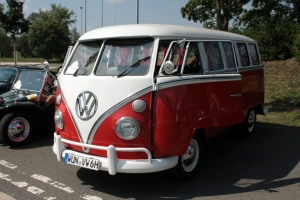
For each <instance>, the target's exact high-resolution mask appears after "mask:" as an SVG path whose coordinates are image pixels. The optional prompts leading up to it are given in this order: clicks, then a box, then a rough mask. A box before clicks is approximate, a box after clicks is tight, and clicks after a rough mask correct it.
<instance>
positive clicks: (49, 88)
mask: <svg viewBox="0 0 300 200" xmlns="http://www.w3.org/2000/svg"><path fill="white" fill-rule="evenodd" d="M45 79H46V84H45V86H44V89H43V92H42V96H41V100H40V101H41V102H42V103H43V105H42V107H43V108H48V107H50V106H51V105H54V104H55V99H56V87H55V86H54V77H53V76H52V75H51V74H47V75H46V78H45Z"/></svg>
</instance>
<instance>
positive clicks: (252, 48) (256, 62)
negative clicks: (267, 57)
mask: <svg viewBox="0 0 300 200" xmlns="http://www.w3.org/2000/svg"><path fill="white" fill-rule="evenodd" d="M248 47H249V51H250V59H251V62H252V65H259V59H258V52H257V48H256V45H255V44H249V45H248Z"/></svg>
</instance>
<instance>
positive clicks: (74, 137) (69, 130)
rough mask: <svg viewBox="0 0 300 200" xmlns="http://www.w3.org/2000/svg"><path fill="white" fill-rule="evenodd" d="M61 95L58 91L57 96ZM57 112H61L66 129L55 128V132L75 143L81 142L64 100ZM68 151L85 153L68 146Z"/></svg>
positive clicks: (80, 149) (77, 148)
mask: <svg viewBox="0 0 300 200" xmlns="http://www.w3.org/2000/svg"><path fill="white" fill-rule="evenodd" d="M58 94H60V90H57V95H58ZM55 109H56V110H60V111H61V112H62V114H63V118H64V127H63V129H62V130H60V129H58V128H57V127H55V131H56V132H57V133H59V134H60V135H61V137H62V138H64V139H67V140H71V141H74V142H80V139H79V135H78V133H77V131H76V128H75V125H74V123H73V121H72V118H71V116H70V113H69V112H68V110H67V107H66V104H65V102H64V99H62V101H61V103H60V105H58V106H56V108H55ZM68 149H72V150H76V151H80V152H83V150H82V148H81V147H78V146H73V145H68Z"/></svg>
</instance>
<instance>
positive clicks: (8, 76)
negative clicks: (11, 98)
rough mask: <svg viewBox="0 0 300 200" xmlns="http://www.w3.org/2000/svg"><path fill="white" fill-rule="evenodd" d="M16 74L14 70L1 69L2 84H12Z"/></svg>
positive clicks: (0, 78)
mask: <svg viewBox="0 0 300 200" xmlns="http://www.w3.org/2000/svg"><path fill="white" fill-rule="evenodd" d="M16 72H17V70H16V69H13V68H0V82H4V83H10V82H11V80H12V79H13V77H14V76H15V74H16Z"/></svg>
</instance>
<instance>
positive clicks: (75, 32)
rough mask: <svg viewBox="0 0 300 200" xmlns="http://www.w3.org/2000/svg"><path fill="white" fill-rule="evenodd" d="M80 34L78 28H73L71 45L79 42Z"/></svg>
mask: <svg viewBox="0 0 300 200" xmlns="http://www.w3.org/2000/svg"><path fill="white" fill-rule="evenodd" d="M79 37H80V35H79V33H78V32H77V29H76V28H73V29H72V30H71V32H70V40H71V45H75V43H76V42H77V40H78V39H79Z"/></svg>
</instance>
